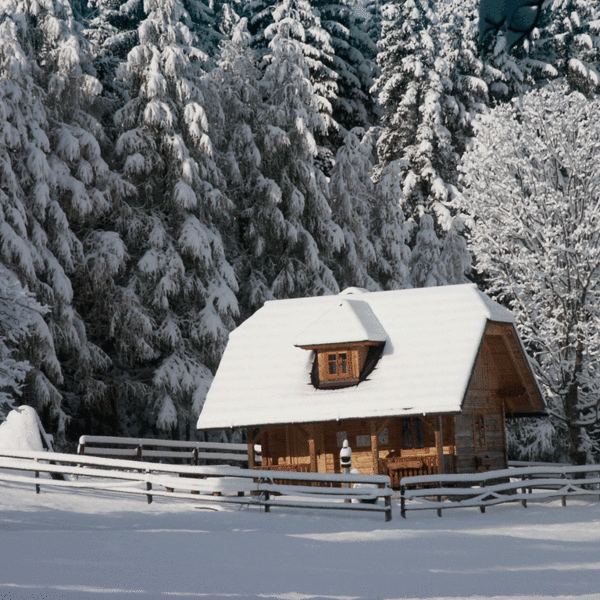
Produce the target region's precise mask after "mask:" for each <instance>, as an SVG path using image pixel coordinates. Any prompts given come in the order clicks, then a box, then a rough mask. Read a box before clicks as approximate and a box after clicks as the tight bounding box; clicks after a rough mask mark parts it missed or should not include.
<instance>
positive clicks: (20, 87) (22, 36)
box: [0, 0, 111, 443]
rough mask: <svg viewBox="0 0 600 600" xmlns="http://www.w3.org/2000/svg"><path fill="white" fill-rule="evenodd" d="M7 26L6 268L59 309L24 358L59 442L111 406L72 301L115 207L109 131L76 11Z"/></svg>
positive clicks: (102, 362) (37, 8) (41, 7)
mask: <svg viewBox="0 0 600 600" xmlns="http://www.w3.org/2000/svg"><path fill="white" fill-rule="evenodd" d="M1 27H2V31H1V34H0V40H1V43H2V45H3V51H2V53H1V56H2V59H1V64H0V69H1V72H2V89H1V91H0V93H1V96H2V106H3V117H4V123H3V127H2V128H3V134H2V140H1V142H0V153H1V154H2V157H3V159H2V171H3V173H2V194H1V197H2V204H3V206H2V210H3V223H2V226H3V235H2V250H1V251H2V260H3V262H4V263H5V264H6V265H8V266H10V268H11V269H12V270H13V272H14V273H15V274H17V276H18V277H19V279H20V281H21V283H22V284H23V285H26V286H27V287H28V288H29V289H30V290H31V292H32V293H34V294H35V296H36V298H37V300H38V301H39V302H41V303H43V304H45V305H47V306H48V307H49V308H50V309H51V310H50V312H49V313H48V315H47V316H46V319H45V320H44V319H42V318H40V317H39V315H38V316H34V322H33V324H32V326H31V327H30V329H29V335H28V338H27V341H26V342H25V343H23V344H20V346H19V350H20V355H21V358H24V359H27V360H28V361H29V362H30V364H31V365H32V369H31V370H30V371H29V373H28V376H27V387H26V389H25V392H26V396H25V400H26V401H27V402H28V403H30V404H33V405H35V406H36V407H37V408H38V409H39V410H41V409H42V408H43V407H45V408H46V414H47V415H48V417H49V418H52V419H53V420H54V425H53V428H54V429H55V430H56V433H57V434H58V438H57V439H58V441H59V443H60V442H61V441H62V440H63V436H64V432H65V426H66V423H67V421H68V420H69V417H70V414H73V413H76V412H77V410H78V406H79V405H80V404H81V401H82V400H83V402H84V403H88V404H93V403H98V402H101V401H102V400H103V397H104V391H105V389H104V385H103V383H102V381H101V376H102V372H103V371H104V370H105V369H106V368H107V366H108V364H109V360H108V357H107V356H106V355H105V354H104V353H103V352H102V351H101V350H100V349H99V348H98V346H97V345H95V344H93V343H92V342H91V341H90V340H89V338H88V333H87V324H86V318H87V315H86V314H85V313H84V312H82V311H81V310H79V308H80V307H79V306H78V299H79V297H80V294H79V293H78V294H77V297H76V295H75V293H74V281H75V280H74V277H75V274H76V273H77V271H78V269H80V268H81V267H82V264H83V258H84V256H83V245H82V242H81V238H82V237H83V236H84V234H85V231H86V228H87V227H89V226H90V225H91V223H92V221H93V220H96V219H98V218H100V217H101V216H102V214H104V213H106V211H107V210H108V209H109V208H110V192H111V187H110V186H111V179H110V172H109V170H108V168H107V165H106V163H105V162H104V160H103V159H102V156H101V152H100V145H99V143H98V138H99V139H102V136H103V132H102V128H101V127H100V125H99V123H98V122H97V121H96V120H95V119H94V117H93V116H92V115H91V114H90V112H89V111H90V110H91V109H93V105H94V101H95V98H96V97H97V95H98V93H99V91H100V84H99V83H98V81H97V79H96V78H95V76H94V71H93V68H92V66H91V63H90V60H89V53H88V49H87V48H86V43H85V41H84V39H83V38H82V36H81V33H80V30H79V26H78V24H77V23H76V22H75V19H74V17H73V14H72V12H71V10H70V7H69V5H68V4H65V3H61V2H54V1H53V0H47V1H45V2H40V3H35V4H30V3H28V2H16V3H5V5H3V15H2V23H1ZM83 281H85V282H86V283H89V281H88V280H87V279H86V278H85V276H83ZM77 291H78V292H80V291H82V290H77ZM82 295H83V292H82ZM59 356H60V362H59V359H58V357H59ZM65 399H67V400H68V403H65Z"/></svg>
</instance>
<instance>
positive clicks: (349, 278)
mask: <svg viewBox="0 0 600 600" xmlns="http://www.w3.org/2000/svg"><path fill="white" fill-rule="evenodd" d="M373 141H374V140H373V135H372V134H369V133H365V131H364V130H363V129H362V128H358V127H357V128H354V129H353V130H352V131H350V132H349V133H348V134H347V135H346V137H345V138H344V145H343V146H342V147H341V148H340V149H339V150H338V151H337V154H336V157H335V166H334V168H333V170H332V173H331V181H330V193H331V207H332V210H333V218H334V220H335V222H336V223H337V224H338V225H339V226H340V227H341V228H342V231H343V232H344V246H343V247H342V248H341V249H340V251H339V253H338V254H337V255H336V257H335V258H334V265H335V267H334V273H335V275H336V279H337V281H338V283H339V284H340V286H341V287H342V288H346V287H351V286H358V287H363V288H366V289H369V290H378V289H380V285H379V283H378V282H377V281H376V280H374V279H373V275H375V269H376V266H375V265H376V262H377V256H376V253H375V247H374V245H373V234H374V233H375V232H373V231H371V223H372V212H373V208H374V206H375V205H376V203H377V197H376V190H375V185H374V184H373V181H372V180H371V173H372V170H373V160H372V155H373V145H374V144H373Z"/></svg>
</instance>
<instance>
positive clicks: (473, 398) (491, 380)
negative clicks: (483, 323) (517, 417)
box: [454, 339, 507, 473]
mask: <svg viewBox="0 0 600 600" xmlns="http://www.w3.org/2000/svg"><path fill="white" fill-rule="evenodd" d="M494 349H495V346H494V345H493V344H490V343H489V340H488V339H486V340H485V342H484V344H483V345H482V348H481V351H480V353H479V357H478V359H477V363H476V365H475V369H474V371H473V376H472V378H471V385H470V387H469V390H468V392H467V396H466V398H465V402H464V404H463V408H462V412H461V414H460V415H456V416H455V417H454V425H455V435H456V457H457V458H456V468H457V472H458V473H472V472H476V471H487V470H490V469H504V468H506V466H507V463H506V436H505V430H504V401H503V399H502V398H501V397H500V394H499V389H500V388H501V387H502V386H503V385H504V383H505V381H506V377H505V376H506V372H503V370H502V369H505V370H506V368H507V367H506V365H501V367H500V368H498V360H497V357H495V356H494ZM481 426H483V432H482V431H480V427H481ZM482 435H483V437H484V439H481V437H482ZM482 442H483V443H482Z"/></svg>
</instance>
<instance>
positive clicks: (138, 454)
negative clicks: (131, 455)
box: [135, 446, 142, 460]
mask: <svg viewBox="0 0 600 600" xmlns="http://www.w3.org/2000/svg"><path fill="white" fill-rule="evenodd" d="M135 455H136V458H137V459H138V460H142V447H141V446H138V447H137V448H136V449H135Z"/></svg>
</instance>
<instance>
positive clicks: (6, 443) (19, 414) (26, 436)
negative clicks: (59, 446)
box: [0, 406, 44, 452]
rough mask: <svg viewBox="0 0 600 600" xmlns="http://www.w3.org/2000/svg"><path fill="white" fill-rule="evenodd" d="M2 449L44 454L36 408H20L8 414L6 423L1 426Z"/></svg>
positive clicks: (0, 443) (0, 442)
mask: <svg viewBox="0 0 600 600" xmlns="http://www.w3.org/2000/svg"><path fill="white" fill-rule="evenodd" d="M0 448H2V449H3V450H32V451H34V452H43V450H44V447H43V445H42V438H41V436H40V430H39V426H38V418H37V414H36V412H35V409H34V408H32V407H31V406H19V407H18V408H15V409H14V410H11V411H10V412H9V413H8V416H7V417H6V421H4V423H2V424H0Z"/></svg>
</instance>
